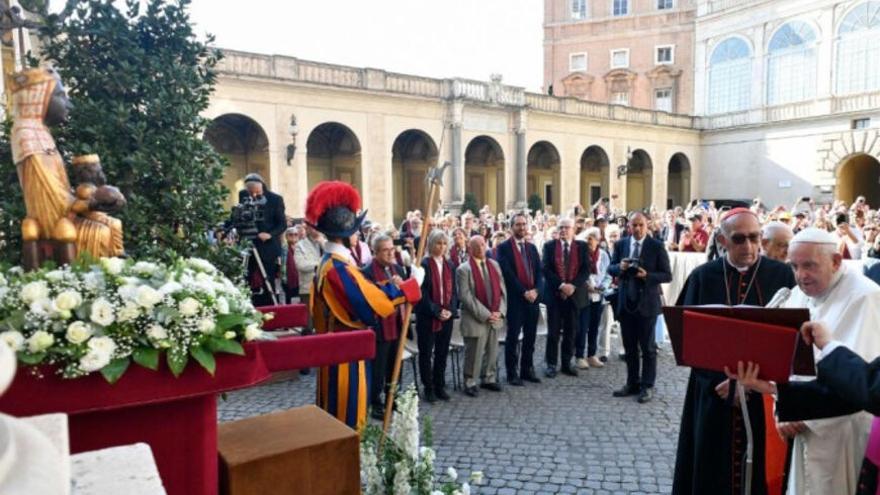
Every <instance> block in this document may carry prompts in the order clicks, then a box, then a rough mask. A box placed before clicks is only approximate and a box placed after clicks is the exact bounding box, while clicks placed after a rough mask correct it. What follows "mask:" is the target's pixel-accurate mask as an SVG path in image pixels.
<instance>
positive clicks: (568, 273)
mask: <svg viewBox="0 0 880 495" xmlns="http://www.w3.org/2000/svg"><path fill="white" fill-rule="evenodd" d="M562 242H563V241H561V240H559V241H556V258H555V262H556V274H557V275H559V278H561V279H562V281H563V282H566V283H568V282H571V281H573V280H574V278H575V277H576V276H577V272H578V268H580V266H581V263H580V262H581V260H580V259H579V258H578V248H577V247H578V246H577V243H576V242H575V241H573V240H572V241H569V243H568V266H563V265H564V264H565V263H564V259H563V258H564V256H563V254H562Z"/></svg>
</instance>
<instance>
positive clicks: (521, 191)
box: [513, 110, 558, 210]
mask: <svg viewBox="0 0 880 495" xmlns="http://www.w3.org/2000/svg"><path fill="white" fill-rule="evenodd" d="M513 132H514V133H515V134H516V164H515V170H514V173H515V175H514V181H513V184H514V196H513V208H514V209H516V210H522V209H524V208H526V207H527V206H528V198H527V197H526V183H527V182H528V164H527V163H526V153H527V151H526V111H525V110H520V111H519V113H518V114H517V116H516V124H515V125H514V128H513ZM557 194H558V193H557Z"/></svg>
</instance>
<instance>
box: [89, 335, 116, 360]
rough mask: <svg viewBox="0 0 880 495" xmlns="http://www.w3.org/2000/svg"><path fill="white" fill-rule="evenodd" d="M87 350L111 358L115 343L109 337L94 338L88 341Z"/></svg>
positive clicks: (114, 350)
mask: <svg viewBox="0 0 880 495" xmlns="http://www.w3.org/2000/svg"><path fill="white" fill-rule="evenodd" d="M89 350H90V351H94V352H100V353H101V354H107V355H108V356H112V355H113V353H114V352H116V342H113V339H111V338H110V337H95V338H93V339H92V340H90V341H89Z"/></svg>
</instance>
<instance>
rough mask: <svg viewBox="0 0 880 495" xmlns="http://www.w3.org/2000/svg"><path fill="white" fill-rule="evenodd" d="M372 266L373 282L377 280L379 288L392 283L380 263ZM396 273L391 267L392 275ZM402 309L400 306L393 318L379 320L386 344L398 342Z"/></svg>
mask: <svg viewBox="0 0 880 495" xmlns="http://www.w3.org/2000/svg"><path fill="white" fill-rule="evenodd" d="M372 265H373V270H372V271H373V280H375V281H376V283H377V284H378V285H379V286H382V285H385V284H386V283H390V282H389V280H388V276H387V274H386V273H385V270H383V269H382V267H381V266H379V263H376V262H375V261H374V262H373V263H372ZM396 273H397V272H396V270H395V269H394V267H393V266H392V267H391V274H392V275H395V274H396ZM401 307H402V306H398V307H397V308H395V310H394V313H393V314H392V315H391V316H388V317H386V318H382V319H381V320H379V321H380V323H381V324H382V337H384V339H385V342H391V341H392V340H397V336H398V334H399V329H400V319H399V318H398V316H400V308H401Z"/></svg>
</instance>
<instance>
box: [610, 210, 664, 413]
mask: <svg viewBox="0 0 880 495" xmlns="http://www.w3.org/2000/svg"><path fill="white" fill-rule="evenodd" d="M629 226H630V227H631V228H632V235H631V236H629V237H625V238H623V239H621V240H620V241H618V242H617V244H615V245H614V254H613V255H612V257H611V266H610V267H609V268H608V273H609V274H610V275H611V276H613V277H618V278H619V280H620V290H619V291H618V293H617V314H618V319H619V321H620V330H621V334H622V337H623V350H624V352H626V385H625V386H624V387H623V388H621V389H620V390H616V391H615V392H614V396H615V397H626V396H628V395H638V402H639V403H641V404H644V403H645V402H648V401H650V400H651V399H652V398H653V396H654V392H653V388H654V379H655V378H656V376H657V344H656V342H655V336H654V327H655V325H656V323H657V315H659V314H660V294H661V291H660V284H665V283H668V282H669V281H671V280H672V271H671V269H670V267H669V254H667V253H666V248H665V247H664V246H663V243H661V242H660V241H658V240H656V239H653V238H651V237H648V235H647V234H648V221H647V218H646V217H645V215H644V214H642V213H640V212H635V213H633V214H631V215H630V220H629ZM639 351H641V374H640V373H639V371H640V369H639V368H640V366H639V364H640V361H639Z"/></svg>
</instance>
